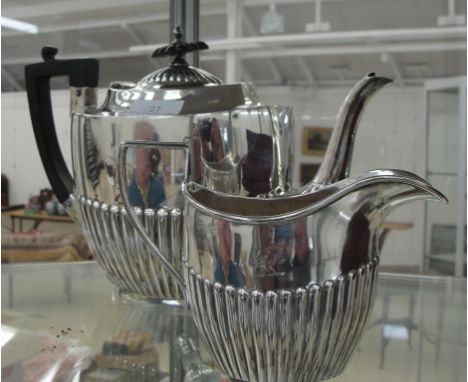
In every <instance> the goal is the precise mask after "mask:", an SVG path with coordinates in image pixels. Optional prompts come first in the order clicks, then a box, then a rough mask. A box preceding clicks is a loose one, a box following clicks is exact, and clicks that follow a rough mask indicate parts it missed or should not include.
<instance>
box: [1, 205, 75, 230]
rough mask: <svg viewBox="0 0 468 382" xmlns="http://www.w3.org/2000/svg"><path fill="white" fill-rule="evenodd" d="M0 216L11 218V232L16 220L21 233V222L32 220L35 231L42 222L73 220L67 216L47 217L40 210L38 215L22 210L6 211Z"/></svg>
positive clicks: (14, 228) (69, 221)
mask: <svg viewBox="0 0 468 382" xmlns="http://www.w3.org/2000/svg"><path fill="white" fill-rule="evenodd" d="M2 215H5V216H9V217H10V218H11V231H12V232H15V231H16V220H18V222H19V231H20V232H22V231H23V220H33V221H34V227H33V229H36V228H37V227H39V224H41V223H42V222H43V221H48V222H55V223H74V220H73V219H72V218H71V217H70V216H68V215H62V216H59V215H49V214H48V213H47V212H46V211H44V210H41V211H40V212H39V214H31V213H26V211H25V210H24V208H21V209H17V210H12V211H6V212H3V213H2Z"/></svg>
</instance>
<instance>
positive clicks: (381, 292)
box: [1, 262, 467, 382]
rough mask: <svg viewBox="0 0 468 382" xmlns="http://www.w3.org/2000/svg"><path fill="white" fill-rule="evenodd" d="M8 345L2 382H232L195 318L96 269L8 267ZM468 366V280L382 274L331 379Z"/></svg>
mask: <svg viewBox="0 0 468 382" xmlns="http://www.w3.org/2000/svg"><path fill="white" fill-rule="evenodd" d="M1 340H2V380H3V381H18V380H23V381H39V380H66V381H107V380H112V381H166V382H167V381H171V382H179V381H180V382H182V381H184V382H188V381H223V382H226V381H229V379H228V378H227V377H226V376H223V375H222V374H221V372H219V371H218V370H216V368H215V366H214V363H213V362H212V360H211V359H210V358H209V356H208V354H207V352H206V349H205V348H204V346H203V344H202V341H201V339H200V338H199V336H198V335H197V331H196V330H195V327H194V323H193V321H192V319H191V317H190V312H188V311H187V310H185V309H184V307H183V306H180V305H179V304H178V303H177V302H174V301H160V302H159V303H158V304H155V303H151V302H148V301H144V300H138V299H134V298H132V297H129V296H128V295H126V294H125V293H123V292H122V291H118V290H114V289H113V287H112V284H111V283H110V282H109V281H108V280H107V279H106V278H105V276H104V273H103V271H101V269H100V268H99V267H98V265H97V264H96V263H94V262H84V263H72V264H54V265H51V264H38V263H36V264H25V265H4V266H2V329H1ZM466 359H467V354H466V283H465V280H463V279H457V278H449V277H443V278H442V277H427V276H424V277H423V276H403V275H396V274H381V275H380V278H379V282H378V289H377V299H376V302H375V305H374V307H373V311H372V313H371V316H370V320H369V324H368V326H367V328H366V330H365V334H364V336H363V339H362V341H361V342H360V344H359V346H358V348H357V350H356V351H355V353H354V355H353V357H352V359H351V362H350V364H349V365H348V367H347V368H346V369H345V371H344V372H343V374H341V375H340V376H339V377H337V378H335V379H333V380H334V381H343V382H344V381H356V380H359V381H375V380H379V381H383V382H385V381H395V380H399V381H424V382H431V381H434V382H435V381H441V380H443V381H453V382H455V381H463V380H466ZM106 378H107V379H106Z"/></svg>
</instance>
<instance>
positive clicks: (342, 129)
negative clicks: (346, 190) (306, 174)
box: [311, 73, 392, 188]
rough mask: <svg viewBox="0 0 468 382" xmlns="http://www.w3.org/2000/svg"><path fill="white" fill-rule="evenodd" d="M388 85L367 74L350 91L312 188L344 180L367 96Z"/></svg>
mask: <svg viewBox="0 0 468 382" xmlns="http://www.w3.org/2000/svg"><path fill="white" fill-rule="evenodd" d="M389 82H392V80H390V79H388V78H385V77H378V76H376V75H375V74H374V73H369V74H368V75H367V76H365V77H364V78H363V79H362V80H360V81H359V82H358V83H357V84H356V85H354V87H353V88H352V89H351V90H350V92H349V93H348V95H347V96H346V98H345V100H344V102H343V104H342V106H341V108H340V111H339V112H338V116H337V119H336V123H335V127H334V129H333V133H332V136H331V138H330V142H329V144H328V147H327V151H326V153H325V157H324V159H323V162H322V164H321V166H320V168H319V170H318V172H317V175H316V176H315V178H314V180H313V182H312V186H311V187H312V188H317V187H320V185H324V184H332V183H335V182H337V181H338V180H341V179H345V178H347V177H348V175H349V169H350V167H351V156H352V153H353V146H354V137H355V134H356V129H357V127H358V124H359V119H360V117H361V114H362V111H363V110H364V107H365V106H366V104H367V102H368V101H369V99H370V98H371V96H372V95H373V94H374V93H375V92H376V91H377V90H379V89H380V88H382V87H383V86H384V85H386V84H388V83H389ZM314 184H315V185H316V186H315V187H314Z"/></svg>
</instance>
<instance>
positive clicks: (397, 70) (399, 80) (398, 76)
mask: <svg viewBox="0 0 468 382" xmlns="http://www.w3.org/2000/svg"><path fill="white" fill-rule="evenodd" d="M380 60H381V61H382V62H383V63H386V64H388V65H389V66H390V68H391V69H392V71H393V75H394V76H395V83H396V84H397V85H398V86H400V87H404V86H405V79H404V76H403V72H402V70H401V67H400V64H399V63H398V61H397V59H396V58H395V56H394V55H393V54H388V53H386V52H385V53H382V54H381V55H380Z"/></svg>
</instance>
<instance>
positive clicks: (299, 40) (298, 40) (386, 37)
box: [129, 26, 467, 52]
mask: <svg viewBox="0 0 468 382" xmlns="http://www.w3.org/2000/svg"><path fill="white" fill-rule="evenodd" d="M466 32H467V29H466V26H463V27H447V28H411V29H381V30H361V31H340V32H325V33H300V34H284V35H269V36H254V37H242V38H230V39H225V40H214V41H210V42H209V44H210V49H211V50H227V49H259V48H262V46H264V45H274V46H278V45H282V44H289V45H302V44H307V43H313V42H317V43H319V42H320V43H329V44H330V43H345V42H346V43H353V42H354V43H362V42H366V43H367V44H369V41H372V43H373V44H374V43H375V44H377V43H378V42H386V41H391V42H397V41H411V40H418V41H425V40H431V41H434V40H439V39H440V40H443V41H446V40H447V39H449V38H460V39H463V40H465V41H466ZM369 36H372V38H371V39H370V38H369ZM157 47H159V46H156V45H154V44H153V45H140V46H131V47H130V48H129V49H130V50H132V51H134V50H143V51H147V52H149V51H153V50H154V49H156V48H157Z"/></svg>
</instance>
